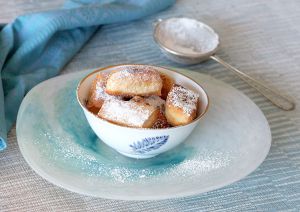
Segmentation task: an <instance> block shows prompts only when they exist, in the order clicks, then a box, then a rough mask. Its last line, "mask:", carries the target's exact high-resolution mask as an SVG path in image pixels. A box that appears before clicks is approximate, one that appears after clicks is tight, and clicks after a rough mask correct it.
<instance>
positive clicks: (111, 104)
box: [98, 99, 156, 127]
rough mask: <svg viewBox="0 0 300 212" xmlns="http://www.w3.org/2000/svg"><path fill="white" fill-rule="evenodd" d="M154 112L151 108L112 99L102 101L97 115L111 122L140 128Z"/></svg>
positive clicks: (153, 108) (132, 102)
mask: <svg viewBox="0 0 300 212" xmlns="http://www.w3.org/2000/svg"><path fill="white" fill-rule="evenodd" d="M155 110H156V108H155V107H153V106H149V105H143V104H137V103H136V102H134V101H123V100H118V99H114V100H106V101H104V104H103V105H102V107H101V109H100V111H99V114H98V115H99V116H100V117H101V118H103V119H106V120H108V121H111V122H115V123H120V124H124V125H128V126H131V127H141V126H143V124H144V122H145V121H146V120H147V119H148V118H149V117H150V115H151V114H152V113H153V112H154V111H155Z"/></svg>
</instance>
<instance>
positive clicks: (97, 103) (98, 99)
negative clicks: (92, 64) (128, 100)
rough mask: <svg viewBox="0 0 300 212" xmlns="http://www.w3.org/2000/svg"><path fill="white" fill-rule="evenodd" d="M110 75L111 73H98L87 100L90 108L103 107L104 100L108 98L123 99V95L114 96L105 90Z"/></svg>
mask: <svg viewBox="0 0 300 212" xmlns="http://www.w3.org/2000/svg"><path fill="white" fill-rule="evenodd" d="M108 76H109V73H104V72H100V73H99V74H97V75H96V77H95V79H94V81H93V83H92V85H91V88H90V95H89V99H88V102H87V107H88V108H92V107H95V108H99V109H100V108H101V106H102V104H103V102H104V100H106V99H116V98H117V99H121V97H118V96H112V95H109V94H107V93H106V92H105V85H106V81H107V78H108Z"/></svg>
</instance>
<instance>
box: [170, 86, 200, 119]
mask: <svg viewBox="0 0 300 212" xmlns="http://www.w3.org/2000/svg"><path fill="white" fill-rule="evenodd" d="M198 98H199V95H198V94H197V93H195V92H194V91H192V90H189V89H186V88H185V87H183V86H181V85H174V86H173V88H172V89H171V91H170V92H169V94H168V101H170V103H171V104H172V105H173V106H174V107H177V108H180V109H182V110H183V112H184V113H185V114H186V115H188V116H190V115H191V114H192V113H194V111H195V110H196V109H197V101H198Z"/></svg>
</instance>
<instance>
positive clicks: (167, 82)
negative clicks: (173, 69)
mask: <svg viewBox="0 0 300 212" xmlns="http://www.w3.org/2000/svg"><path fill="white" fill-rule="evenodd" d="M160 78H161V79H162V81H163V86H162V89H161V98H162V99H164V100H166V99H167V96H168V93H169V92H170V90H171V89H172V87H173V85H174V80H173V79H172V78H171V77H170V76H168V75H166V74H163V73H160Z"/></svg>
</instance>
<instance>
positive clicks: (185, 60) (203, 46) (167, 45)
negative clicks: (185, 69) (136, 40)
mask: <svg viewBox="0 0 300 212" xmlns="http://www.w3.org/2000/svg"><path fill="white" fill-rule="evenodd" d="M153 37H154V40H155V42H156V43H157V44H158V45H159V47H160V48H161V50H162V51H163V53H165V55H166V56H167V57H168V58H169V59H171V60H172V61H174V62H177V63H181V64H196V63H201V62H204V61H206V60H208V59H212V60H214V61H216V62H218V63H219V64H221V65H223V66H224V67H225V68H227V69H228V70H230V71H232V72H233V73H235V74H237V76H238V77H240V78H241V79H242V80H244V81H245V82H246V83H248V84H249V85H250V86H251V87H253V88H255V89H256V90H257V91H258V92H259V93H261V94H262V95H263V96H265V97H266V98H267V99H268V100H270V102H272V103H273V104H274V105H275V106H277V107H279V108H281V109H282V110H286V111H290V110H293V109H294V108H295V103H294V101H293V100H292V99H290V98H288V97H286V96H284V95H282V94H280V92H279V91H277V90H274V89H272V88H270V87H268V86H266V85H264V84H263V83H262V82H260V81H258V80H257V79H254V78H253V77H251V76H249V75H247V74H245V73H244V72H242V71H240V70H238V69H237V68H235V67H233V66H232V65H230V64H228V63H227V62H225V61H224V60H222V59H221V58H220V57H218V56H216V55H215V53H216V52H217V50H218V48H219V46H220V41H219V36H218V34H217V33H216V32H215V31H214V30H213V29H212V28H211V27H209V26H208V25H206V24H204V23H202V22H200V21H198V20H195V19H190V18H168V19H165V20H162V19H159V20H157V22H156V23H155V26H154V34H153Z"/></svg>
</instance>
